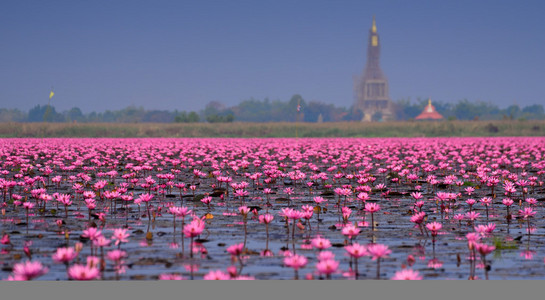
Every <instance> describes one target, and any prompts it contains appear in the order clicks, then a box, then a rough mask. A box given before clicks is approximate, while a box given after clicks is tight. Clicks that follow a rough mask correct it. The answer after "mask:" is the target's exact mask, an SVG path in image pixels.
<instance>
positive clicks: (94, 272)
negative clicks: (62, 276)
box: [68, 264, 100, 280]
mask: <svg viewBox="0 0 545 300" xmlns="http://www.w3.org/2000/svg"><path fill="white" fill-rule="evenodd" d="M68 277H69V278H70V279H72V280H94V279H97V278H99V277H100V271H99V270H98V268H96V267H94V266H90V265H85V266H84V265H79V264H75V265H73V266H71V267H70V268H69V269H68Z"/></svg>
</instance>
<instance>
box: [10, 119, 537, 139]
mask: <svg viewBox="0 0 545 300" xmlns="http://www.w3.org/2000/svg"><path fill="white" fill-rule="evenodd" d="M296 131H297V136H299V137H440V136H543V135H545V121H443V122H387V123H360V122H342V123H298V124H297V125H296V124H295V123H223V124H219V123H216V124H210V123H192V124H181V123H171V124H163V123H137V124H124V123H80V124H73V123H46V124H44V123H0V137H295V136H296Z"/></svg>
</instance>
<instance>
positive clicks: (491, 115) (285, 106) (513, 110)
mask: <svg viewBox="0 0 545 300" xmlns="http://www.w3.org/2000/svg"><path fill="white" fill-rule="evenodd" d="M427 103H428V101H427V99H417V100H416V101H411V100H410V99H401V100H397V101H394V115H395V117H396V119H397V120H400V121H406V120H413V119H414V118H415V117H416V116H418V115H419V114H420V113H421V112H422V111H423V109H424V108H425V107H426V105H427ZM433 105H434V106H435V108H436V109H437V111H438V112H439V113H440V114H442V115H443V116H444V117H445V119H447V120H536V119H539V120H542V119H545V111H544V108H543V105H541V104H533V105H527V106H524V107H520V106H518V105H510V106H508V107H506V108H500V107H499V106H498V105H496V104H494V103H491V102H484V101H469V100H467V99H462V100H459V101H457V102H444V101H433ZM362 117H363V113H362V112H361V111H358V110H354V109H353V107H343V106H336V105H335V104H328V103H323V102H320V101H308V102H307V101H305V100H304V99H303V97H302V96H301V95H298V94H296V95H293V96H292V97H291V99H289V100H288V101H281V100H270V99H268V98H265V99H263V100H259V99H254V98H250V99H246V100H243V101H241V102H240V103H239V104H237V105H234V106H230V107H229V106H225V105H224V104H222V103H221V102H219V101H212V102H209V103H208V104H206V106H205V108H204V109H202V110H200V111H178V110H173V111H169V110H149V109H144V108H143V107H136V106H129V107H126V108H124V109H120V110H106V111H104V112H91V113H87V114H84V113H83V112H82V111H81V109H79V108H78V107H74V108H71V109H69V110H66V111H62V112H58V111H57V110H56V109H55V107H54V106H47V105H36V106H34V107H33V108H31V109H30V110H29V111H28V112H24V111H21V110H18V109H6V108H2V109H0V122H44V121H45V122H80V123H103V122H112V123H145V122H155V123H172V122H178V123H196V122H209V123H223V122H233V121H237V122H341V121H360V120H361V119H362Z"/></svg>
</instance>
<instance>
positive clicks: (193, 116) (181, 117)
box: [174, 111, 200, 123]
mask: <svg viewBox="0 0 545 300" xmlns="http://www.w3.org/2000/svg"><path fill="white" fill-rule="evenodd" d="M199 120H200V118H199V114H197V113H196V112H194V111H192V112H190V113H189V114H188V113H187V112H185V111H182V112H181V113H179V114H178V115H177V116H176V117H175V118H174V122H176V123H197V122H199Z"/></svg>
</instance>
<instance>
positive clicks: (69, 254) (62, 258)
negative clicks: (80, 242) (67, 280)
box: [52, 247, 78, 264]
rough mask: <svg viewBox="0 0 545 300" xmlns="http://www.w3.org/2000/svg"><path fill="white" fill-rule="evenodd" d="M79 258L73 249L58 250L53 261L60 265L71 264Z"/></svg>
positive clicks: (63, 248)
mask: <svg viewBox="0 0 545 300" xmlns="http://www.w3.org/2000/svg"><path fill="white" fill-rule="evenodd" d="M76 256H78V253H77V252H76V250H74V248H72V247H62V248H57V252H55V254H53V257H52V258H53V261H55V262H58V263H65V264H67V263H69V262H71V261H72V260H74V258H76Z"/></svg>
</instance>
